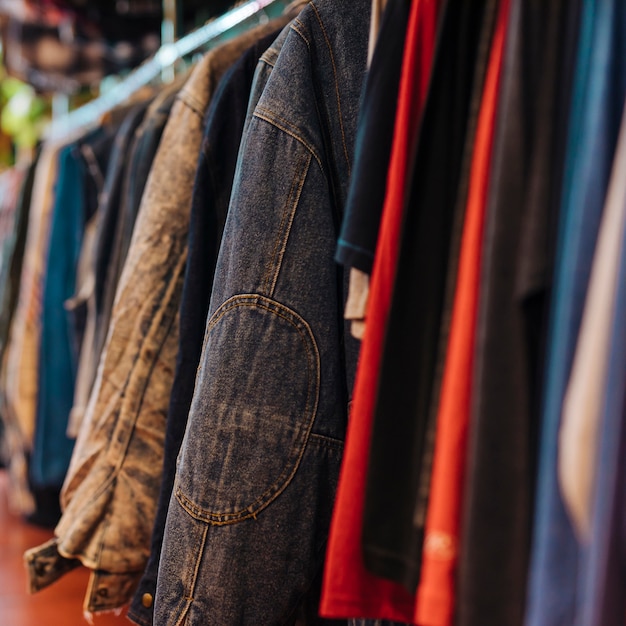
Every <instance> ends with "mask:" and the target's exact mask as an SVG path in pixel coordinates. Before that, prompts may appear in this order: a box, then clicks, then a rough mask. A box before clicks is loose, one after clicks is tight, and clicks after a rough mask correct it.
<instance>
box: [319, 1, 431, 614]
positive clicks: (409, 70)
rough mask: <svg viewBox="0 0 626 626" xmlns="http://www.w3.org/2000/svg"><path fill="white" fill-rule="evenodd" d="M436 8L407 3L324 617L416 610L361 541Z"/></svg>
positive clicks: (326, 575)
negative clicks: (379, 571)
mask: <svg viewBox="0 0 626 626" xmlns="http://www.w3.org/2000/svg"><path fill="white" fill-rule="evenodd" d="M437 9H438V3H436V2H432V3H431V2H424V1H423V0H414V1H413V2H412V4H411V13H410V17H409V24H408V29H407V34H406V40H405V41H406V46H405V52H404V60H403V66H402V75H401V79H400V86H399V101H398V112H397V115H396V123H395V128H394V139H393V144H392V152H391V157H390V165H389V178H388V181H387V195H386V197H385V205H384V208H383V217H382V223H381V233H380V236H379V243H378V244H377V249H376V255H375V259H374V267H373V270H372V282H371V289H370V301H371V302H373V303H375V304H376V306H375V307H370V311H369V312H368V323H367V325H366V329H365V335H364V337H363V343H362V345H361V351H360V354H359V364H358V369H357V373H356V379H355V384H354V390H353V403H352V407H351V410H350V418H349V421H348V431H347V434H346V447H345V450H344V455H343V460H342V466H341V473H340V476H339V486H338V491H337V498H336V501H335V505H334V511H333V518H332V523H331V527H330V535H329V540H328V549H327V554H326V563H325V567H324V585H323V592H322V601H321V605H320V610H321V614H322V615H325V616H328V617H353V616H354V615H361V616H363V617H369V618H380V619H390V620H396V621H399V622H409V621H411V619H412V615H413V604H414V598H413V596H412V594H410V593H409V592H408V591H407V590H406V589H405V588H404V587H402V586H401V585H399V584H397V583H393V582H391V581H387V580H384V579H383V578H380V577H377V576H374V575H372V574H371V573H370V572H368V571H367V570H366V568H365V565H364V562H363V554H362V549H361V538H362V521H363V507H364V497H365V478H366V474H367V460H368V451H369V446H370V441H371V429H372V419H373V409H374V402H375V393H376V380H377V377H378V371H379V365H380V359H381V352H382V342H383V336H384V328H385V325H386V322H387V315H388V311H389V302H390V299H391V285H392V283H393V276H394V273H395V264H396V258H397V241H398V238H399V235H400V226H401V217H402V212H403V209H404V195H405V190H406V185H407V176H408V171H409V154H410V153H411V152H412V150H413V144H414V142H415V141H416V135H417V126H418V123H417V120H418V119H419V118H420V117H421V111H422V108H423V105H424V101H425V98H426V89H427V85H428V82H429V78H430V72H431V62H432V56H433V54H434V37H435V29H436V16H437ZM421 33H423V34H424V36H423V37H422V36H420V34H421Z"/></svg>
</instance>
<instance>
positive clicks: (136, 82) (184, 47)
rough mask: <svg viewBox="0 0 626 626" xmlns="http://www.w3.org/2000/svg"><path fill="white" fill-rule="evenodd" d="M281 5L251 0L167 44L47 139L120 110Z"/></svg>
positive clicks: (63, 120) (56, 123)
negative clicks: (169, 71)
mask: <svg viewBox="0 0 626 626" xmlns="http://www.w3.org/2000/svg"><path fill="white" fill-rule="evenodd" d="M278 1H279V0H251V1H249V2H246V3H245V4H242V5H241V6H238V7H235V8H234V9H231V10H230V11H228V12H226V13H224V14H223V15H221V16H220V17H218V18H215V19H214V20H212V21H210V22H208V23H207V24H205V25H204V26H201V27H200V28H198V29H197V30H195V31H193V32H191V33H189V34H188V35H186V36H185V37H181V39H179V40H178V41H176V42H174V43H166V44H163V45H162V46H161V47H160V48H159V49H158V50H157V52H156V53H155V54H154V56H152V57H151V58H150V59H148V60H147V61H145V62H144V63H142V64H141V65H140V66H139V67H138V68H136V69H135V70H133V71H132V72H131V73H130V74H129V75H128V76H127V77H126V78H125V79H124V80H123V81H122V82H120V83H119V84H118V85H115V86H114V87H112V88H111V89H110V90H109V91H107V92H106V93H104V94H103V95H101V96H99V97H98V98H96V99H95V100H92V101H91V102H89V103H87V104H85V105H83V106H81V107H79V108H78V109H76V110H74V111H72V112H71V113H68V114H67V115H64V116H62V117H60V118H59V119H56V120H53V122H52V123H51V124H50V126H49V127H48V129H47V131H46V133H45V139H56V138H61V137H63V136H64V135H66V134H67V133H68V132H71V131H72V130H74V129H78V128H82V127H84V126H88V125H89V124H93V123H95V122H97V120H99V119H100V118H101V117H102V116H103V115H104V114H105V113H107V111H110V110H111V109H113V108H114V107H116V106H119V105H120V104H122V103H123V102H125V101H126V100H128V98H129V97H130V96H132V95H133V94H134V93H135V92H136V91H138V90H139V89H140V88H141V87H143V86H145V85H147V84H148V83H150V82H151V81H152V80H154V79H155V78H156V77H158V76H159V74H160V73H161V72H162V71H163V70H164V69H165V68H167V67H170V66H171V65H173V64H174V63H175V62H176V61H177V60H179V59H181V58H183V57H185V56H186V55H188V54H190V53H191V52H193V51H194V50H198V49H199V48H201V47H202V46H204V45H206V44H207V43H209V42H210V41H211V40H212V39H215V38H217V37H219V36H220V35H223V34H224V33H226V32H228V31H229V30H230V29H232V28H234V27H235V26H237V25H239V24H241V23H242V22H244V21H245V20H247V19H248V18H250V17H252V16H254V15H255V14H257V13H259V12H261V11H262V10H263V9H265V8H266V7H268V6H270V5H272V4H275V3H276V2H278Z"/></svg>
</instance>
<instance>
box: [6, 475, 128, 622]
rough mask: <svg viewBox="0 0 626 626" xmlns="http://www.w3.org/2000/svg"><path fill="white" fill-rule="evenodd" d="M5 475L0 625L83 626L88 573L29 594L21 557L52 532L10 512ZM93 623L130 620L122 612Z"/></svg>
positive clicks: (79, 572)
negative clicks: (28, 522)
mask: <svg viewBox="0 0 626 626" xmlns="http://www.w3.org/2000/svg"><path fill="white" fill-rule="evenodd" d="M6 485H7V481H6V475H5V472H4V471H1V470H0V625H1V626H42V625H44V626H86V625H87V624H88V622H87V621H86V620H85V618H84V617H83V609H82V603H83V596H84V594H85V589H86V586H87V579H88V577H89V572H88V571H87V570H86V569H84V568H80V569H77V570H74V571H73V572H70V573H69V574H66V575H65V576H64V577H63V578H61V579H60V580H59V581H57V582H56V583H54V584H53V585H52V586H50V587H48V588H47V589H44V590H42V591H40V592H39V593H37V594H35V595H29V593H28V591H27V585H26V570H25V568H24V564H23V560H22V556H23V554H24V551H25V550H27V549H28V548H32V547H34V546H38V545H40V544H42V543H43V542H44V541H46V540H48V539H49V538H50V537H51V536H52V533H51V532H50V531H48V530H44V529H41V528H38V527H35V526H32V525H30V524H27V523H25V522H24V521H23V520H21V519H19V518H16V517H15V516H14V515H12V514H11V513H10V512H9V510H8V506H7V498H6ZM93 623H94V625H95V626H114V625H115V624H125V625H126V626H130V624H131V622H130V621H129V620H128V619H127V618H126V617H125V615H124V614H123V615H121V616H115V615H112V614H107V615H101V616H99V617H95V618H94V620H93Z"/></svg>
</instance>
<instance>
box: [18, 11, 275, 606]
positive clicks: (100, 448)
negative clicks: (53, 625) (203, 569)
mask: <svg viewBox="0 0 626 626" xmlns="http://www.w3.org/2000/svg"><path fill="white" fill-rule="evenodd" d="M275 28H276V26H275V24H273V23H272V22H269V23H267V24H264V25H262V26H258V27H256V28H254V29H252V30H250V31H248V32H246V33H244V34H243V35H241V36H239V37H237V38H236V39H233V40H231V41H229V42H227V43H225V44H223V45H222V46H220V47H218V48H215V49H214V50H212V51H211V52H209V53H207V54H206V55H205V56H204V58H203V59H202V60H201V61H200V62H199V64H198V65H197V66H196V68H195V69H194V71H193V72H192V74H191V76H190V77H189V79H188V81H187V82H186V83H185V85H184V87H183V88H182V89H181V91H180V92H179V94H178V96H177V100H176V102H175V104H174V106H173V107H172V111H171V114H170V117H169V119H168V122H167V125H166V128H165V130H164V132H163V136H162V138H161V143H160V145H159V149H158V151H157V154H156V156H155V159H154V163H153V166H152V169H151V172H150V175H149V178H148V181H147V183H146V189H145V192H144V195H143V197H142V201H141V206H140V208H139V214H138V216H137V222H136V224H135V229H134V231H133V238H132V241H131V244H130V249H129V252H128V257H127V259H126V263H125V266H124V269H123V271H122V275H121V277H120V284H119V287H118V291H117V294H116V299H115V303H114V308H113V314H112V318H111V327H110V329H109V334H108V338H107V343H106V345H105V349H104V352H103V355H102V358H101V361H100V365H99V367H98V374H97V377H96V382H95V384H94V389H93V391H92V394H91V397H90V399H89V404H88V406H87V411H86V414H85V416H84V419H83V423H82V424H81V430H80V433H79V436H78V439H77V442H76V447H75V451H74V455H73V456H72V460H71V463H70V468H69V471H68V474H67V477H66V480H65V484H64V487H63V492H62V507H63V516H62V517H61V520H60V522H59V524H58V525H57V527H56V529H55V535H56V537H55V538H54V539H53V540H52V541H50V542H48V543H46V544H44V545H43V546H41V547H40V548H34V549H31V550H29V551H28V552H27V553H26V555H25V558H26V562H27V565H28V571H29V577H30V586H31V590H32V591H37V590H39V589H42V588H44V587H46V586H48V585H49V584H51V583H52V582H54V581H55V580H57V579H58V578H59V577H60V576H61V575H63V574H64V573H65V572H66V571H67V570H68V569H71V568H72V567H75V566H76V565H78V564H80V563H82V564H83V565H85V566H86V567H88V568H90V569H91V570H93V571H92V574H91V578H90V582H89V587H88V590H87V595H86V597H85V604H84V607H85V610H86V611H88V612H100V611H106V610H111V609H115V608H118V607H120V606H122V605H124V604H126V603H127V602H128V600H129V598H130V597H131V595H132V593H133V591H134V589H135V587H136V586H137V583H138V581H139V578H140V577H141V574H142V572H143V569H144V567H145V564H146V561H147V558H148V554H149V546H150V534H151V531H152V526H153V522H154V516H155V511H156V504H157V497H158V493H159V487H160V481H161V472H162V463H163V444H164V436H165V417H166V413H167V407H168V402H169V395H170V390H171V385H172V380H173V374H174V365H175V361H176V351H177V348H178V319H177V318H178V307H179V304H180V294H181V289H182V281H183V271H184V267H185V259H186V244H187V231H188V226H189V212H190V208H191V192H192V186H193V179H194V175H195V169H196V163H197V160H198V155H199V152H200V144H201V140H202V124H203V118H204V114H205V110H206V108H207V105H208V103H209V101H210V98H211V96H212V94H213V91H214V89H215V86H216V85H217V83H218V81H219V80H220V78H221V77H222V75H223V74H224V72H225V71H226V70H227V69H228V67H229V66H230V65H231V64H232V63H233V62H234V61H235V60H236V59H237V58H238V57H239V56H240V55H241V54H242V52H243V51H244V50H245V49H246V48H248V47H249V46H250V45H251V43H252V42H253V41H255V40H256V39H258V38H259V37H261V36H263V35H264V34H266V33H269V32H272V30H273V29H275Z"/></svg>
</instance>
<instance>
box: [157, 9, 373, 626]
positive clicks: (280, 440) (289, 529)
mask: <svg viewBox="0 0 626 626" xmlns="http://www.w3.org/2000/svg"><path fill="white" fill-rule="evenodd" d="M369 13H370V0H357V1H354V2H336V1H335V0H313V1H311V2H309V3H308V4H307V6H306V7H305V8H304V9H303V10H302V12H301V13H300V14H299V16H298V17H297V18H296V19H295V20H294V21H293V22H292V24H291V26H290V31H289V33H288V35H287V38H286V40H285V42H284V44H283V47H282V49H281V51H280V54H279V55H278V58H277V59H276V63H275V66H274V68H273V69H272V71H271V74H270V76H269V79H268V81H267V84H266V86H265V89H264V90H263V93H262V94H261V96H260V99H259V101H258V103H257V104H256V107H255V109H254V113H253V115H252V117H251V119H250V122H249V124H248V125H247V127H246V131H245V134H244V137H243V140H242V144H241V148H240V153H239V160H238V165H237V170H236V174H235V182H234V186H233V192H232V196H231V202H230V207H229V213H228V217H227V220H226V226H225V231H224V236H223V239H222V246H221V249H220V253H219V257H218V261H217V267H216V273H215V279H214V285H213V292H212V296H211V303H210V306H209V313H208V322H207V326H206V330H205V336H204V345H203V352H202V357H201V360H200V367H199V369H198V374H197V377H196V388H195V393H194V397H193V400H192V404H191V409H190V413H189V419H188V424H187V431H186V434H185V438H184V440H183V444H182V447H181V451H180V454H179V457H178V469H177V474H176V480H175V484H174V489H173V494H172V498H171V500H170V506H169V510H168V516H167V521H166V527H165V536H164V541H163V549H162V552H161V561H160V568H159V574H158V580H157V595H156V602H155V624H158V625H159V626H164V625H166V624H167V625H170V624H171V625H174V624H183V623H184V624H189V625H191V624H202V625H210V624H215V625H219V626H227V625H229V624H232V625H233V626H234V625H239V624H294V623H306V624H311V623H317V622H318V621H320V618H319V617H317V614H318V595H319V583H320V578H321V576H320V574H321V569H322V564H323V559H324V552H325V544H326V537H327V533H328V526H329V523H330V517H331V513H332V507H333V500H334V495H335V490H336V485H337V479H338V472H339V466H340V462H341V454H342V448H343V438H344V433H345V426H346V420H347V406H348V389H350V388H351V387H352V379H353V373H354V367H355V363H356V354H357V346H356V342H355V341H354V340H352V339H351V338H350V336H349V333H346V332H345V330H346V328H345V324H344V321H343V305H344V293H345V286H346V281H345V280H344V279H343V277H342V275H341V272H340V269H339V268H338V266H337V265H336V264H335V263H334V260H333V256H334V251H335V245H336V239H337V233H338V228H339V223H340V219H341V215H342V212H343V206H344V202H345V197H346V189H347V183H348V179H349V176H350V169H351V162H352V154H353V143H354V136H355V127H356V118H357V110H358V106H359V97H360V91H361V84H362V80H363V77H364V74H365V67H366V55H367V38H368V37H367V36H368V29H369Z"/></svg>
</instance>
